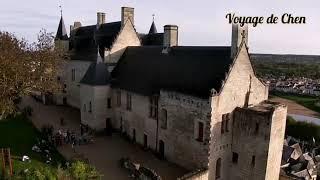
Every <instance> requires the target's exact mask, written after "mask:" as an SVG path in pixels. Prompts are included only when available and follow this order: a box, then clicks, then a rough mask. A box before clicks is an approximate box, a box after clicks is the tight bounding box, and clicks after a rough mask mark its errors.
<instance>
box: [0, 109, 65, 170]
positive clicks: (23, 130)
mask: <svg viewBox="0 0 320 180" xmlns="http://www.w3.org/2000/svg"><path fill="white" fill-rule="evenodd" d="M38 139H41V133H40V132H39V131H38V130H37V129H36V128H35V127H34V126H33V124H32V123H31V122H30V121H29V120H28V119H27V118H25V117H24V116H22V115H17V116H16V117H12V118H8V119H6V120H1V121H0V148H10V150H11V156H12V157H13V166H14V172H19V171H21V170H24V169H27V168H30V167H33V168H40V167H49V168H50V169H55V168H56V167H57V165H58V164H64V162H65V160H64V158H63V156H62V155H61V154H60V153H59V152H58V151H57V150H56V149H55V148H53V150H51V158H52V164H51V165H47V164H45V161H46V157H45V155H44V154H43V153H37V152H34V151H32V146H33V145H35V144H36V143H37V140H38ZM23 155H27V156H29V157H30V159H31V162H30V163H27V162H22V161H21V157H22V156H23ZM1 166H2V164H0V167H1ZM0 173H1V172H0Z"/></svg>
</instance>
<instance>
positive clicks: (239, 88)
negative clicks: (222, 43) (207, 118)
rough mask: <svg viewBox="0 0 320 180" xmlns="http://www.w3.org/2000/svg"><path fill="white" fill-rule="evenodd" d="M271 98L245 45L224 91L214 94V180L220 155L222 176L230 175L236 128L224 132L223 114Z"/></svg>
mask: <svg viewBox="0 0 320 180" xmlns="http://www.w3.org/2000/svg"><path fill="white" fill-rule="evenodd" d="M267 98H268V87H266V86H265V85H264V84H262V83H261V82H260V81H259V80H258V79H257V78H256V77H255V75H254V71H253V69H252V66H251V63H250V60H249V56H248V53H247V50H246V47H245V46H242V47H241V50H240V52H239V55H238V57H237V59H236V60H235V62H234V65H233V67H232V69H231V71H230V73H229V76H228V77H227V80H226V82H225V83H224V86H223V89H222V91H221V92H220V94H217V95H216V96H213V97H212V103H211V107H212V118H211V127H212V129H211V132H212V133H211V143H210V165H209V176H210V180H211V179H212V180H214V179H215V174H216V162H217V160H218V159H219V158H221V166H222V168H221V171H222V172H221V176H220V179H228V175H229V174H230V172H229V167H230V162H231V138H232V130H229V132H226V133H224V134H222V133H221V125H222V123H221V121H222V115H223V114H227V113H232V112H233V110H234V109H235V108H236V107H243V106H244V105H245V104H249V105H254V104H258V103H260V102H261V101H263V100H266V99H267ZM246 102H247V103H246ZM232 123H233V122H232V119H230V121H229V124H228V126H229V127H231V125H232Z"/></svg>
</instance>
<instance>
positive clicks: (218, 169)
mask: <svg viewBox="0 0 320 180" xmlns="http://www.w3.org/2000/svg"><path fill="white" fill-rule="evenodd" d="M220 177H221V158H219V159H218V160H217V163H216V179H218V178H220Z"/></svg>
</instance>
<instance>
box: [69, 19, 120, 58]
mask: <svg viewBox="0 0 320 180" xmlns="http://www.w3.org/2000/svg"><path fill="white" fill-rule="evenodd" d="M120 30H121V21H118V22H111V23H105V24H102V25H100V27H99V28H98V29H97V26H96V25H91V26H82V27H79V28H77V29H76V30H75V32H74V35H73V36H72V38H71V46H72V47H73V52H72V53H71V59H75V60H88V61H94V60H95V59H96V54H97V47H98V46H99V47H100V49H102V50H104V49H105V48H107V49H109V48H111V46H112V44H113V42H114V40H115V39H116V37H117V35H118V34H119V32H120Z"/></svg>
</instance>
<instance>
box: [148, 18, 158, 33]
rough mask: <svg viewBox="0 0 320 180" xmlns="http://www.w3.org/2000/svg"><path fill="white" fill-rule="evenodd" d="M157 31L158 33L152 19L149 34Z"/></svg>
mask: <svg viewBox="0 0 320 180" xmlns="http://www.w3.org/2000/svg"><path fill="white" fill-rule="evenodd" d="M156 33H157V27H156V25H155V24H154V21H152V24H151V27H150V30H149V34H156Z"/></svg>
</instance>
